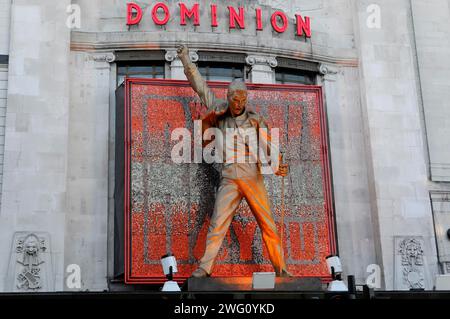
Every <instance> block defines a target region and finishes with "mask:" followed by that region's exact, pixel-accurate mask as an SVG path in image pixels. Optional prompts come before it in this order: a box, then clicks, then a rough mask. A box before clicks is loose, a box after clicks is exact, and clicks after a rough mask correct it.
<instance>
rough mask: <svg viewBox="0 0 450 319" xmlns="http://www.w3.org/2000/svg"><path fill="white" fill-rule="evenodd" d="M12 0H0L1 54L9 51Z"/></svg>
mask: <svg viewBox="0 0 450 319" xmlns="http://www.w3.org/2000/svg"><path fill="white" fill-rule="evenodd" d="M10 20H11V0H0V55H8V53H9V35H10V32H9V24H10Z"/></svg>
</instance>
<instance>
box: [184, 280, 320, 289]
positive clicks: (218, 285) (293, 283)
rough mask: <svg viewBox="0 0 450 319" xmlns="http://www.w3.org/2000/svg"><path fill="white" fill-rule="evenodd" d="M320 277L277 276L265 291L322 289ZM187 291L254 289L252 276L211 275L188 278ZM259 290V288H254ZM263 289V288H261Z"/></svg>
mask: <svg viewBox="0 0 450 319" xmlns="http://www.w3.org/2000/svg"><path fill="white" fill-rule="evenodd" d="M322 290H323V287H322V281H321V279H320V278H279V277H277V278H276V279H275V288H274V289H268V290H265V291H291V292H292V291H322ZM187 291H197V292H199V291H255V290H253V289H252V277H212V278H193V277H191V278H189V279H188V280H187ZM256 291H261V290H256ZM263 291H264V290H263Z"/></svg>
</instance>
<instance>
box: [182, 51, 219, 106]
mask: <svg viewBox="0 0 450 319" xmlns="http://www.w3.org/2000/svg"><path fill="white" fill-rule="evenodd" d="M177 54H178V57H179V58H180V60H181V62H182V63H183V67H184V74H186V77H187V79H188V80H189V82H190V84H191V86H192V88H193V89H194V91H195V92H197V94H198V96H199V97H200V99H201V100H202V102H203V103H204V104H205V105H206V107H207V108H208V109H209V110H212V111H213V110H214V111H216V108H217V102H218V101H216V97H215V95H214V93H213V92H212V91H211V89H210V88H209V87H208V85H207V84H206V81H205V80H204V79H203V77H202V76H201V74H200V72H199V70H198V68H197V66H196V65H195V64H194V63H192V62H191V58H190V56H189V49H188V48H187V47H186V46H185V45H180V46H179V47H178V49H177Z"/></svg>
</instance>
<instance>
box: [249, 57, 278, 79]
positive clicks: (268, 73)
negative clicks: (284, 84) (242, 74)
mask: <svg viewBox="0 0 450 319" xmlns="http://www.w3.org/2000/svg"><path fill="white" fill-rule="evenodd" d="M245 62H247V64H248V65H250V66H251V72H250V81H251V82H252V83H262V84H273V83H275V72H274V71H273V68H275V67H277V65H278V62H277V59H276V58H275V57H272V56H260V55H249V56H247V57H246V58H245Z"/></svg>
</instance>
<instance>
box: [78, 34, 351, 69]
mask: <svg viewBox="0 0 450 319" xmlns="http://www.w3.org/2000/svg"><path fill="white" fill-rule="evenodd" d="M155 34H157V32H156V31H155V32H151V31H143V32H139V33H138V34H133V36H132V37H130V33H129V32H120V31H119V32H84V31H72V38H71V39H72V41H71V44H70V46H71V50H73V51H105V50H129V49H133V50H163V49H167V50H169V49H171V48H172V49H173V48H174V47H176V46H177V45H178V44H179V41H178V40H171V38H172V37H173V36H172V35H170V34H168V38H167V39H164V40H162V41H159V42H158V43H149V42H148V38H149V37H152V36H154V35H155ZM243 38H244V39H245V38H249V41H246V43H248V45H245V46H243V45H242V41H241V42H239V43H218V42H217V35H216V34H202V37H201V39H194V38H193V39H192V40H190V41H189V46H190V47H195V48H196V49H197V50H199V51H209V52H214V51H220V52H229V53H241V54H246V53H250V54H251V53H253V52H258V53H260V54H267V55H272V56H277V57H283V58H292V59H299V58H300V57H301V59H302V60H305V61H313V62H322V63H329V64H334V65H340V66H347V67H358V66H359V58H358V52H357V50H356V49H354V48H348V49H339V50H336V51H335V50H332V49H330V50H329V52H324V51H323V50H322V48H321V47H319V46H317V48H316V45H314V44H312V45H311V44H308V43H303V42H297V41H289V43H291V44H289V45H282V44H281V43H280V44H279V45H274V46H272V47H261V46H258V45H257V44H255V41H254V37H251V39H250V37H248V36H245V35H243ZM274 41H276V42H279V41H282V40H278V39H274ZM284 42H285V41H284Z"/></svg>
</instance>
